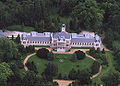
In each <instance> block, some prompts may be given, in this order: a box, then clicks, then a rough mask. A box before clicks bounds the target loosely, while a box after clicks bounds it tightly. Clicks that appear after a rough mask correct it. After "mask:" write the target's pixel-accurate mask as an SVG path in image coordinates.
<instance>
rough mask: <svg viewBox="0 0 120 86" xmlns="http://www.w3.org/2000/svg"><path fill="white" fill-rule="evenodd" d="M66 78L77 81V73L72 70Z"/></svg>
mask: <svg viewBox="0 0 120 86" xmlns="http://www.w3.org/2000/svg"><path fill="white" fill-rule="evenodd" d="M68 77H69V79H70V80H76V79H77V72H76V71H75V70H74V69H72V70H71V71H70V72H69V75H68Z"/></svg>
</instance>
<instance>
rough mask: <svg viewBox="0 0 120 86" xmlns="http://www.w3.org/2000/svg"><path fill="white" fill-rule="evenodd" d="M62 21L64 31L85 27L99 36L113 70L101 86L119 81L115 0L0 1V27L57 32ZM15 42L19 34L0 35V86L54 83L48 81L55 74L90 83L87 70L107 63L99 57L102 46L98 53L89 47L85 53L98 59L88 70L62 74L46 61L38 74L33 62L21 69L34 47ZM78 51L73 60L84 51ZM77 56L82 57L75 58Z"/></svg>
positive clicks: (119, 9)
mask: <svg viewBox="0 0 120 86" xmlns="http://www.w3.org/2000/svg"><path fill="white" fill-rule="evenodd" d="M63 23H65V24H66V26H67V31H68V32H77V33H79V32H80V31H82V30H87V31H93V32H95V33H97V34H99V35H100V36H101V37H102V40H103V43H104V45H105V46H106V47H107V48H108V49H110V50H111V51H112V55H113V56H114V63H115V64H114V67H115V70H116V71H117V72H110V73H109V75H106V76H105V77H102V78H101V80H102V83H103V84H104V85H105V86H118V84H120V58H119V57H120V1H119V0H0V29H3V30H9V28H8V27H9V26H13V25H21V27H20V29H21V30H22V29H24V28H25V26H30V27H33V28H34V30H35V31H37V32H44V31H50V32H56V31H60V28H61V24H63ZM19 43H20V41H19V36H18V37H17V38H16V39H12V40H9V39H7V38H0V85H1V86H48V85H49V86H57V83H52V80H53V77H55V76H56V75H57V76H58V79H65V80H67V79H70V80H78V83H73V86H80V85H84V84H87V85H88V86H91V83H92V80H90V76H91V73H92V74H95V73H97V72H98V70H96V68H97V69H99V65H100V64H101V65H106V66H109V64H108V62H107V59H106V58H103V57H105V55H104V54H105V51H104V49H103V50H102V52H101V51H100V50H99V49H98V50H94V49H93V48H91V49H90V51H89V54H90V55H91V56H93V57H95V58H96V59H99V60H100V62H99V63H97V62H95V63H93V66H92V67H91V71H90V70H84V71H79V70H74V69H72V70H71V71H70V73H69V74H68V75H64V76H62V75H61V74H57V72H58V71H57V70H58V69H57V66H56V65H54V64H52V63H48V64H47V65H46V69H45V70H44V72H43V73H42V77H41V76H40V75H39V74H38V71H37V68H36V66H35V64H34V62H31V63H27V64H26V65H27V66H29V67H28V68H29V70H30V71H29V72H25V71H24V68H23V63H22V62H23V59H24V57H25V56H26V55H27V54H30V53H33V52H35V50H34V46H29V47H26V48H24V46H22V45H20V44H19ZM38 52H42V51H38ZM42 53H43V52H42ZM46 53H48V54H44V55H47V56H45V57H47V58H46V59H47V60H49V61H51V60H54V55H53V53H52V52H48V51H46ZM79 53H80V51H79V52H76V53H74V54H73V55H72V57H71V60H72V61H73V62H76V61H77V60H78V59H83V58H84V53H82V52H81V54H79ZM79 55H82V56H83V58H79V57H78V56H79ZM38 56H39V54H38ZM48 56H49V57H48ZM43 58H44V56H43ZM49 71H51V72H49ZM90 72H91V73H90ZM48 76H50V77H48ZM13 82H14V83H13ZM80 82H82V83H80ZM94 86H97V84H95V85H94Z"/></svg>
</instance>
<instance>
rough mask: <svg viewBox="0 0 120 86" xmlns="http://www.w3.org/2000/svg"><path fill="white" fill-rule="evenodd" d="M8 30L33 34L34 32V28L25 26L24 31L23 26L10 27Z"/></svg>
mask: <svg viewBox="0 0 120 86" xmlns="http://www.w3.org/2000/svg"><path fill="white" fill-rule="evenodd" d="M7 29H8V30H11V31H22V32H31V31H33V30H34V28H33V27H29V26H24V29H23V28H22V26H21V25H12V26H8V27H7Z"/></svg>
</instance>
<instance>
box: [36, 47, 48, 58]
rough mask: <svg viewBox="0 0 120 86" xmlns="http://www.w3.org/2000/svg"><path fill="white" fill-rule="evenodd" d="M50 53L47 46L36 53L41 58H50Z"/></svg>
mask: <svg viewBox="0 0 120 86" xmlns="http://www.w3.org/2000/svg"><path fill="white" fill-rule="evenodd" d="M48 53H49V50H48V49H46V48H42V49H39V50H38V51H37V53H36V55H37V56H38V57H39V58H43V59H48V57H47V55H48Z"/></svg>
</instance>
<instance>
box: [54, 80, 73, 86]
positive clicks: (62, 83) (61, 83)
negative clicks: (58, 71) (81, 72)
mask: <svg viewBox="0 0 120 86" xmlns="http://www.w3.org/2000/svg"><path fill="white" fill-rule="evenodd" d="M53 82H57V83H58V84H59V86H68V85H69V84H71V83H72V82H73V81H68V80H53Z"/></svg>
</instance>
